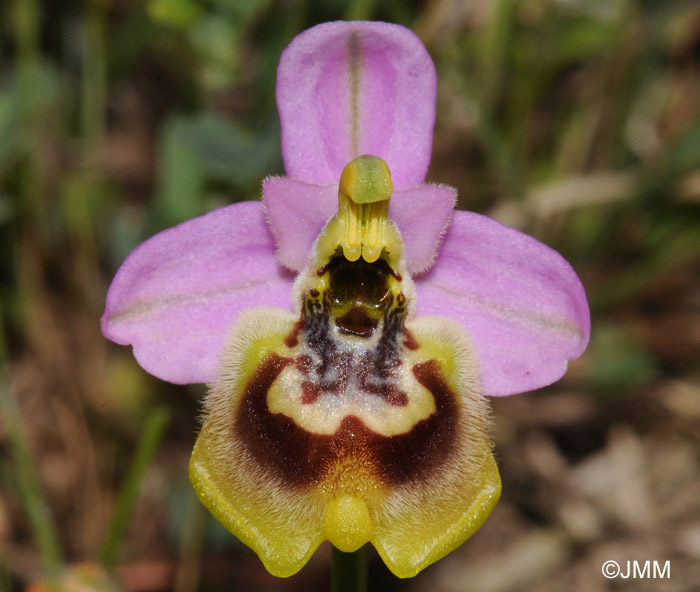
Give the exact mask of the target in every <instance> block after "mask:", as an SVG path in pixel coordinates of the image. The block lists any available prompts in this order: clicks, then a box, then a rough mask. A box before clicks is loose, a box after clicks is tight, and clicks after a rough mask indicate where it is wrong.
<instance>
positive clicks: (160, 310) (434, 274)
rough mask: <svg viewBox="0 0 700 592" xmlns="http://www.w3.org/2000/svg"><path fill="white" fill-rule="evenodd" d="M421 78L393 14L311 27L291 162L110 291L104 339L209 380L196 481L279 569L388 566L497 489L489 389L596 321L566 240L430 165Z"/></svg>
mask: <svg viewBox="0 0 700 592" xmlns="http://www.w3.org/2000/svg"><path fill="white" fill-rule="evenodd" d="M436 85H437V82H436V74H435V69H434V66H433V63H432V61H431V59H430V56H429V55H428V52H427V51H426V49H425V47H424V46H423V44H422V43H421V42H420V40H419V39H418V37H416V36H415V35H414V34H413V33H412V32H411V31H409V30H408V29H405V28H403V27H400V26H397V25H391V24H386V23H371V22H335V23H326V24H322V25H319V26H317V27H314V28H312V29H310V30H308V31H306V32H304V33H302V34H301V35H299V36H298V37H296V38H295V39H294V40H293V41H292V43H291V44H290V45H289V47H288V48H287V49H286V50H285V51H284V53H283V54H282V57H281V59H280V64H279V69H278V73H277V103H278V107H279V113H280V120H281V125H282V151H283V157H284V164H285V169H286V172H287V174H288V176H287V177H282V178H277V177H273V178H269V179H267V180H266V181H265V182H264V185H263V203H260V202H245V203H237V204H233V205H231V206H227V207H223V208H220V209H218V210H215V211H213V212H211V213H209V214H207V215H205V216H202V217H200V218H197V219H195V220H191V221H188V222H185V223H184V224H181V225H179V226H177V227H175V228H171V229H169V230H166V231H164V232H162V233H160V234H158V235H156V236H154V237H153V238H151V239H150V240H148V241H146V242H145V243H143V244H142V245H141V246H139V247H138V248H137V249H136V250H135V251H134V252H133V253H132V254H131V255H130V256H129V257H128V258H127V260H126V261H125V262H124V264H123V265H122V267H121V268H120V270H119V271H118V273H117V275H116V277H115V279H114V282H113V284H112V286H111V288H110V290H109V294H108V297H107V306H106V311H105V314H104V317H103V319H102V330H103V333H104V334H105V335H106V336H107V337H108V338H110V339H112V340H113V341H115V342H117V343H120V344H124V345H126V344H131V345H133V351H134V355H135V356H136V359H137V360H138V362H139V363H140V364H141V365H142V366H143V368H145V369H146V370H147V371H148V372H150V373H152V374H154V375H155V376H158V377H160V378H162V379H164V380H168V381H171V382H174V383H178V384H182V383H196V382H204V383H209V384H210V390H209V394H208V396H207V398H206V401H205V417H204V423H203V427H202V430H201V433H200V434H199V437H198V440H197V443H196V445H195V449H194V453H193V455H192V460H191V464H190V476H191V480H192V482H193V484H194V487H195V489H196V491H197V493H198V495H199V497H200V499H201V501H202V502H203V503H204V505H205V506H206V507H207V508H208V509H209V510H210V511H211V512H212V514H214V516H215V517H216V518H217V519H218V520H219V521H221V522H222V523H223V524H224V525H225V526H226V527H227V528H228V529H229V530H231V532H233V533H234V534H235V535H236V536H237V537H238V538H239V539H240V540H241V541H243V542H244V543H245V544H247V545H248V546H250V547H251V548H252V549H253V550H255V552H256V553H257V554H258V556H259V557H260V558H261V560H262V561H263V563H264V564H265V566H266V567H267V569H268V570H269V571H270V572H271V573H273V574H275V575H279V576H288V575H291V574H293V573H295V572H297V571H298V570H299V569H300V568H301V567H302V566H303V565H304V564H305V563H306V562H307V561H308V559H309V557H310V556H311V555H312V554H313V552H314V551H315V549H316V548H317V547H318V545H319V544H320V543H321V542H322V541H324V540H326V539H327V540H330V541H331V543H332V544H333V545H335V546H336V547H337V548H338V549H340V550H342V551H354V550H356V549H358V548H359V547H361V546H362V545H364V544H365V543H367V542H371V543H372V544H373V545H374V547H375V548H376V549H377V551H378V553H379V555H380V556H381V557H382V559H383V560H384V562H385V563H386V564H387V566H388V567H389V568H390V569H391V570H392V571H393V572H394V573H395V574H396V575H398V576H400V577H409V576H413V575H415V574H416V573H418V572H419V571H420V570H421V569H423V568H424V567H426V566H427V565H429V564H431V563H432V562H434V561H436V560H438V559H439V558H441V557H442V556H444V555H445V554H447V553H448V552H450V551H451V550H453V549H455V548H456V547H457V546H459V545H460V544H462V543H463V542H464V541H465V540H466V539H467V538H468V537H469V536H470V535H471V534H473V533H474V532H475V531H476V530H477V529H478V528H479V527H480V526H481V524H482V523H483V521H484V520H485V519H486V517H487V516H488V514H489V513H490V511H491V509H492V508H493V506H494V504H495V503H496V501H497V500H498V497H499V494H500V486H501V484H500V477H499V474H498V469H497V467H496V463H495V461H494V458H493V455H492V450H491V444H490V441H489V437H488V429H489V411H488V404H487V399H486V398H485V395H488V396H501V395H510V394H514V393H519V392H524V391H528V390H532V389H536V388H539V387H542V386H544V385H547V384H550V383H552V382H554V381H555V380H557V379H559V378H560V377H561V376H562V375H563V373H564V372H565V371H566V367H567V362H568V360H572V359H574V358H576V357H578V356H579V355H580V354H581V353H582V352H583V350H584V349H585V347H586V344H587V341H588V335H589V329H590V321H589V312H588V305H587V302H586V297H585V293H584V291H583V288H582V286H581V283H580V281H579V279H578V277H577V276H576V274H575V273H574V271H573V270H572V269H571V267H570V266H569V264H568V263H567V262H566V261H565V260H564V259H563V258H562V257H561V256H560V255H559V254H557V253H556V252H554V251H553V250H551V249H550V248H549V247H547V246H545V245H543V244H541V243H539V242H538V241H536V240H535V239H533V238H531V237H529V236H526V235H524V234H521V233H520V232H518V231H516V230H513V229H511V228H508V227H505V226H503V225H501V224H499V223H498V222H496V221H494V220H492V219H490V218H488V217H485V216H482V215H479V214H475V213H470V212H463V211H455V212H453V207H454V203H455V197H456V194H455V190H454V189H452V188H449V187H445V186H441V185H433V184H424V180H425V176H426V173H427V170H428V165H429V163H430V155H431V149H432V133H433V125H434V119H435V99H436Z"/></svg>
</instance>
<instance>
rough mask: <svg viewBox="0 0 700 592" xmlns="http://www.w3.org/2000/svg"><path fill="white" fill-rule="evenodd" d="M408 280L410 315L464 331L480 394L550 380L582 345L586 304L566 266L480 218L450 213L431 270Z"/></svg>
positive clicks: (585, 336) (547, 251)
mask: <svg viewBox="0 0 700 592" xmlns="http://www.w3.org/2000/svg"><path fill="white" fill-rule="evenodd" d="M415 283H416V289H417V297H416V303H417V312H418V314H438V315H442V316H447V317H451V318H453V319H455V320H457V321H459V322H461V323H462V324H464V325H465V326H466V327H467V328H468V329H469V330H470V332H471V334H472V338H473V340H474V344H475V348H476V351H477V352H479V357H480V363H481V371H482V376H483V386H484V392H485V394H487V395H494V396H497V395H511V394H515V393H520V392H525V391H529V390H533V389H537V388H540V387H543V386H545V385H548V384H550V383H552V382H554V381H556V380H558V379H559V378H561V376H562V375H563V374H564V372H565V371H566V367H567V361H568V360H573V359H575V358H577V357H578V356H580V355H581V354H582V353H583V350H584V349H585V348H586V344H587V343H588V336H589V333H590V316H589V311H588V303H587V301H586V294H585V292H584V290H583V287H582V285H581V282H580V280H579V279H578V276H577V275H576V273H575V272H574V271H573V269H572V268H571V266H570V265H569V264H568V263H567V262H566V261H565V260H564V259H563V258H562V257H561V255H559V254H558V253H557V252H556V251H554V250H552V249H550V248H549V247H547V246H546V245H543V244H542V243H540V242H538V241H537V240H535V239H534V238H532V237H530V236H527V235H525V234H522V233H521V232H518V231H517V230H513V229H512V228H508V227H506V226H503V225H502V224H499V223H498V222H496V221H495V220H492V219H491V218H488V217H486V216H481V215H479V214H473V213H470V212H455V216H454V218H453V221H452V225H451V226H450V228H449V230H448V232H447V234H446V236H445V240H444V243H443V245H442V248H441V250H440V254H439V257H438V259H437V261H436V262H435V265H434V266H433V267H432V269H431V270H430V271H429V272H428V273H426V274H425V275H423V276H420V277H418V278H416V279H415Z"/></svg>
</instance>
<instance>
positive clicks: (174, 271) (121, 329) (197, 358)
mask: <svg viewBox="0 0 700 592" xmlns="http://www.w3.org/2000/svg"><path fill="white" fill-rule="evenodd" d="M261 206H262V204H261V203H260V202H244V203H238V204H233V205H231V206H227V207H223V208H219V209H218V210H214V211H213V212H210V213H209V214H206V215H205V216H201V217H200V218H195V219H194V220H190V221H188V222H185V223H183V224H180V225H179V226H176V227H174V228H170V229H168V230H165V231H163V232H161V233H160V234H157V235H156V236H154V237H153V238H151V239H149V240H147V241H146V242H144V243H143V244H141V245H140V246H139V247H138V248H137V249H135V250H134V251H133V252H132V253H131V255H129V257H128V258H127V259H126V261H125V262H124V264H123V265H122V266H121V268H120V269H119V271H118V272H117V275H116V277H115V278H114V281H113V282H112V285H111V287H110V289H109V293H108V294H107V306H106V309H105V314H104V316H103V317H102V333H103V334H104V335H105V337H107V338H109V339H111V340H112V341H115V342H116V343H119V344H122V345H128V344H132V345H133V346H134V356H135V357H136V359H137V360H138V362H139V364H141V366H142V367H143V368H144V369H145V370H147V371H148V372H150V373H151V374H153V375H154V376H157V377H158V378H162V379H163V380H167V381H170V382H174V383H176V384H185V383H201V382H211V381H213V379H214V378H215V376H216V371H217V368H218V365H219V356H220V355H221V351H222V349H223V344H224V340H225V338H226V335H227V333H228V330H229V327H230V325H231V323H232V322H233V321H234V320H235V319H236V317H237V316H238V313H239V312H241V311H242V310H244V309H246V308H250V307H253V306H263V305H269V306H280V307H284V308H290V306H291V302H290V298H291V296H290V294H291V286H292V283H293V280H294V277H293V276H292V274H290V273H288V272H286V271H284V269H282V268H281V267H280V266H279V264H278V263H277V260H276V259H275V244H274V240H273V237H272V234H271V233H270V231H269V229H268V227H267V224H266V223H265V217H264V215H263V211H262V207H261Z"/></svg>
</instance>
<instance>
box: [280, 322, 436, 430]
mask: <svg viewBox="0 0 700 592" xmlns="http://www.w3.org/2000/svg"><path fill="white" fill-rule="evenodd" d="M379 332H380V331H376V332H375V334H374V335H372V337H371V338H370V339H369V340H368V339H367V338H364V337H355V336H351V335H344V334H342V332H341V331H340V330H339V329H338V328H337V327H333V328H332V329H331V330H330V332H329V336H328V337H329V339H331V340H332V341H333V343H334V348H333V349H335V351H334V352H333V353H332V355H331V356H328V357H326V359H328V358H332V360H331V363H330V364H327V365H326V367H325V368H324V360H323V359H322V358H323V356H319V355H318V354H317V353H316V352H315V351H314V350H313V348H312V347H310V346H309V344H308V342H307V341H306V340H305V339H302V340H301V341H300V343H299V346H298V347H297V348H295V352H294V357H295V359H296V360H300V359H304V357H306V356H308V361H310V364H308V366H310V368H304V370H301V369H300V368H299V366H301V364H296V365H290V366H288V367H287V368H285V369H284V370H283V371H282V373H281V374H280V376H279V377H278V378H277V380H275V382H274V383H273V385H272V387H271V388H270V390H269V391H268V396H267V404H268V409H269V410H270V412H271V413H283V414H284V415H286V416H287V417H289V418H290V419H293V420H294V422H295V423H296V424H297V425H298V426H299V427H301V428H303V429H304V430H306V431H308V432H311V433H314V434H319V435H332V434H334V433H336V431H337V430H338V428H339V427H340V425H341V423H342V421H343V419H345V418H346V417H350V416H354V417H357V418H358V419H360V420H361V421H362V423H363V424H364V425H365V427H367V428H368V429H370V430H372V431H373V432H375V433H376V434H379V435H383V436H394V435H397V434H403V433H406V432H408V431H410V430H411V428H412V427H413V426H414V425H415V424H416V423H418V422H419V421H421V420H422V419H425V418H427V417H429V416H430V415H431V414H433V413H434V412H435V400H434V398H433V395H432V394H431V393H430V392H429V391H428V390H427V389H426V388H425V387H424V386H422V385H421V384H420V383H419V382H418V381H417V380H416V378H415V376H414V375H413V372H412V367H413V365H414V363H415V361H417V360H413V359H411V358H415V355H411V354H412V352H410V351H406V349H405V348H404V347H402V344H401V343H400V342H401V341H402V335H401V333H400V332H399V333H398V334H397V335H396V336H395V338H396V339H397V341H399V343H397V344H396V345H397V348H396V349H395V350H394V356H395V358H394V360H392V363H391V365H392V366H394V365H396V367H394V368H392V369H391V370H390V371H389V374H390V375H389V376H381V373H382V372H381V371H380V370H377V367H376V365H375V364H373V363H372V362H371V361H370V360H371V359H372V358H375V359H376V356H375V355H373V354H376V353H377V350H378V348H381V347H384V345H383V344H382V343H381V340H380V335H377V334H376V333H379ZM368 341H369V342H368ZM372 342H374V343H372ZM321 372H322V375H321Z"/></svg>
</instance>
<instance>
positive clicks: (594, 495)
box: [0, 0, 700, 592]
mask: <svg viewBox="0 0 700 592" xmlns="http://www.w3.org/2000/svg"><path fill="white" fill-rule="evenodd" d="M335 19H373V20H387V21H391V22H396V23H400V24H403V25H406V26H408V27H410V28H412V29H413V30H414V31H416V32H417V33H418V34H419V35H420V37H421V38H422V39H423V41H424V42H425V44H426V46H427V47H428V50H429V51H430V53H431V55H432V56H433V58H434V60H435V63H436V67H437V70H438V77H439V97H438V111H437V123H436V129H435V142H434V153H433V162H432V167H431V172H430V175H429V179H430V180H431V181H435V182H441V183H446V184H449V185H452V186H455V187H456V188H457V189H458V192H459V196H460V198H459V207H461V208H465V209H471V210H476V211H480V212H484V213H487V214H489V215H491V216H493V217H495V218H497V219H499V220H501V221H503V222H505V223H507V224H510V225H512V226H515V227H517V228H520V229H523V230H524V231H526V232H528V233H530V234H533V235H534V236H536V237H537V238H539V239H540V240H542V241H544V242H546V243H547V244H549V245H551V246H553V247H554V248H556V249H557V250H559V251H560V252H561V253H562V254H564V256H565V257H566V258H567V259H569V261H571V263H572V264H573V266H574V267H575V268H576V270H577V271H578V272H579V274H580V276H581V278H582V280H583V283H584V285H585V286H586V289H587V292H588V295H589V299H590V304H591V310H592V317H593V333H592V340H591V344H590V346H589V349H588V351H587V352H586V354H585V355H584V356H583V357H582V358H581V359H580V360H578V361H576V362H575V363H572V364H571V366H570V371H569V373H568V374H567V376H566V377H565V379H564V380H563V381H561V382H560V383H558V384H556V385H553V386H552V387H549V388H547V389H543V390H542V391H539V392H536V393H528V394H525V395H521V396H519V397H514V398H510V399H504V400H498V401H494V424H495V425H494V440H495V445H496V454H497V456H498V458H499V461H500V464H501V468H502V474H503V480H504V494H503V498H502V501H501V502H500V504H499V506H498V507H497V509H496V511H495V512H494V514H493V515H492V517H491V518H490V519H489V521H487V523H486V525H485V526H484V527H483V529H482V530H481V531H480V532H479V533H477V535H475V536H474V537H473V538H472V539H470V540H469V541H468V542H467V543H466V544H465V545H463V546H462V547H461V548H460V549H459V550H458V551H456V552H454V553H453V554H451V555H450V556H449V557H447V558H446V559H444V560H442V561H440V562H438V563H437V564H436V565H434V566H432V567H430V568H428V569H427V570H426V571H425V572H423V573H422V574H421V575H419V576H418V577H417V578H415V579H413V580H409V581H399V580H396V579H395V578H393V577H392V576H391V575H390V574H389V573H388V572H387V570H386V568H384V566H383V565H382V564H381V562H380V561H378V560H377V558H376V557H374V556H373V555H372V559H371V564H370V577H371V582H370V587H369V590H370V591H372V590H383V591H391V590H416V591H419V590H430V591H433V592H442V591H445V592H447V591H455V592H462V591H464V592H467V591H485V592H515V591H535V590H537V591H538V592H539V591H548V590H552V591H554V590H562V589H569V590H583V591H588V590H590V591H594V592H595V591H602V590H622V591H626V590H640V589H643V590H663V591H690V590H696V589H697V585H698V584H697V583H698V582H700V365H699V363H698V360H700V207H699V205H700V3H698V2H697V1H696V0H686V1H681V0H668V1H661V0H471V1H467V0H462V1H460V0H430V1H426V2H415V1H413V2H404V1H400V0H392V1H387V2H381V3H380V2H378V1H376V0H357V1H354V2H341V1H339V0H328V1H321V0H288V1H285V2H281V1H278V2H273V1H271V0H262V1H256V2H253V1H251V2H245V1H243V0H150V1H138V0H86V1H84V2H78V1H77V0H76V1H71V0H67V1H65V2H54V1H51V0H44V1H41V0H5V1H4V2H2V4H1V5H0V52H1V53H0V248H1V251H0V252H1V253H2V257H1V258H0V295H1V298H2V300H1V306H0V325H1V328H2V331H1V334H0V361H1V364H2V366H1V368H0V396H1V397H2V398H1V399H0V401H1V405H0V413H1V417H0V590H22V589H25V588H26V587H28V586H30V585H31V586H33V587H32V590H33V591H34V592H40V591H43V590H47V589H48V590H58V589H63V590H68V589H70V590H78V589H81V590H88V589H101V590H108V589H109V590H112V589H117V588H121V589H123V590H126V591H134V592H147V591H151V590H152V591H159V590H174V591H176V592H194V591H195V590H300V591H301V590H305V591H306V590H325V589H327V585H328V584H327V582H328V561H329V560H328V558H329V552H328V549H327V548H326V547H322V549H321V550H320V551H319V552H318V553H317V554H316V555H315V557H314V559H313V560H312V561H311V562H310V564H309V565H308V566H307V567H306V568H304V570H302V572H301V573H300V574H299V575H297V576H295V577H293V578H291V579H288V580H278V579H275V578H273V577H272V576H269V575H268V574H267V573H266V572H265V571H264V569H263V568H262V566H261V564H260V563H259V561H258V560H257V558H256V557H255V556H254V555H253V554H252V553H251V552H250V551H248V550H247V549H246V548H245V547H243V546H242V545H241V544H240V543H238V542H237V541H236V540H235V539H234V537H233V536H231V535H229V534H228V533H226V532H225V531H224V530H223V529H222V528H221V527H219V526H218V525H217V524H216V523H215V522H214V521H213V520H212V519H210V518H209V516H208V515H207V513H206V512H205V511H204V510H203V509H202V508H201V507H200V506H199V504H198V502H197V501H196V499H195V497H194V494H193V492H192V490H191V487H190V485H189V482H188V480H187V469H186V467H187V461H188V457H189V453H190V451H191V447H192V445H193V443H194V438H195V434H196V430H197V425H198V424H197V416H198V413H199V404H200V401H201V398H202V396H203V393H204V389H203V387H200V386H193V387H175V386H173V385H169V384H166V383H162V382H159V381H158V380H156V379H154V378H152V377H150V376H149V375H147V374H146V373H145V372H144V371H142V370H141V369H140V368H139V367H138V366H137V365H136V363H135V361H134V360H133V359H132V357H131V354H130V351H129V349H128V348H120V347H118V346H115V345H114V344H111V343H109V342H107V341H106V340H105V339H104V338H103V337H102V336H101V335H100V332H99V318H100V316H101V314H102V311H103V306H104V298H105V294H106V290H107V287H108V285H109V281H110V279H111V277H112V276H113V274H114V272H115V271H116V269H117V267H118V266H119V264H120V263H121V262H122V261H123V259H124V257H125V256H126V255H127V254H128V253H129V251H130V250H131V249H132V248H133V247H135V246H136V245H137V244H138V243H140V242H141V241H143V240H144V239H146V238H148V237H149V236H151V235H152V234H154V233H155V232H157V231H159V230H161V229H163V228H166V227H168V226H172V225H174V224H176V223H178V222H181V221H183V220H185V219H188V218H191V217H193V216H196V215H199V214H202V213H204V212H206V211H208V210H210V209H212V208H215V207H217V206H220V205H224V204H227V203H231V202H233V201H239V200H246V199H258V198H259V193H260V184H261V180H262V179H263V178H264V177H265V176H267V175H270V174H283V167H282V161H281V156H280V145H279V122H278V119H277V112H276V106H275V102H274V84H275V71H276V66H277V61H278V59H279V55H280V53H281V51H282V50H283V48H284V47H285V46H286V45H287V44H288V43H289V41H290V40H291V39H292V38H293V37H294V36H295V35H296V34H297V33H299V32H300V31H302V30H304V29H306V28H308V27H310V26H313V25H314V24H317V23H319V22H323V21H327V20H335ZM611 559H613V560H618V561H621V562H624V561H627V560H631V561H632V560H636V561H639V562H641V563H643V562H644V561H647V560H652V561H653V560H656V561H659V562H660V563H661V564H663V563H665V562H666V561H670V562H671V577H670V579H663V580H646V581H644V582H640V581H639V580H622V579H617V580H606V579H604V578H603V577H602V575H601V571H600V570H601V565H602V563H603V562H604V561H606V560H611Z"/></svg>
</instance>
